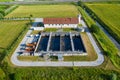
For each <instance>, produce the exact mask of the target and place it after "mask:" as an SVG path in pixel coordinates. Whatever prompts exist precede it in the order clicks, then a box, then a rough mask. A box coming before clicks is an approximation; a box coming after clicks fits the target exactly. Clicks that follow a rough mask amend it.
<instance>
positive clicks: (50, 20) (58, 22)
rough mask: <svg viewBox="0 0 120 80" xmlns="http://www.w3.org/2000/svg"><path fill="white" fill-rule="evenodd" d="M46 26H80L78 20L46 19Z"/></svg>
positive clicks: (44, 20)
mask: <svg viewBox="0 0 120 80" xmlns="http://www.w3.org/2000/svg"><path fill="white" fill-rule="evenodd" d="M43 23H44V24H78V23H79V21H78V18H44V19H43Z"/></svg>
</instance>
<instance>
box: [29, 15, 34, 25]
mask: <svg viewBox="0 0 120 80" xmlns="http://www.w3.org/2000/svg"><path fill="white" fill-rule="evenodd" d="M32 17H33V15H32V14H30V17H29V20H30V24H32Z"/></svg>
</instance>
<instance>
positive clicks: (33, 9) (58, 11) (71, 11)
mask: <svg viewBox="0 0 120 80" xmlns="http://www.w3.org/2000/svg"><path fill="white" fill-rule="evenodd" d="M30 15H33V17H77V15H78V10H77V9H76V7H75V6H74V5H29V6H28V5H24V6H19V7H18V8H17V9H16V10H14V11H13V12H12V13H10V14H8V15H7V16H6V17H29V16H30Z"/></svg>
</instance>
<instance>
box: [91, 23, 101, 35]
mask: <svg viewBox="0 0 120 80" xmlns="http://www.w3.org/2000/svg"><path fill="white" fill-rule="evenodd" d="M90 29H91V31H92V32H93V33H99V32H100V28H99V27H98V26H97V25H96V24H92V25H91V28H90Z"/></svg>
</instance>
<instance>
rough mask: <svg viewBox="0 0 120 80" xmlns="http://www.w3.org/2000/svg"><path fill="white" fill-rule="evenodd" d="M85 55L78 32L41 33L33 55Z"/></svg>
mask: <svg viewBox="0 0 120 80" xmlns="http://www.w3.org/2000/svg"><path fill="white" fill-rule="evenodd" d="M43 54H50V55H58V54H63V55H64V56H68V55H86V54H87V53H86V49H85V47H84V44H83V41H82V38H81V36H80V33H71V32H54V33H41V35H40V38H39V41H38V43H37V46H36V50H35V52H34V55H43Z"/></svg>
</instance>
